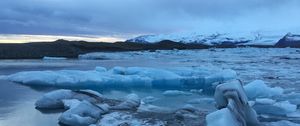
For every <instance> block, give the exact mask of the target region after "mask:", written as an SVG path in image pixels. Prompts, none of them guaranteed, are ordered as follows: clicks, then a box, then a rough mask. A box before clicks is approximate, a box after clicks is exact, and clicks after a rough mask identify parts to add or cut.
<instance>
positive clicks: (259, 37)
mask: <svg viewBox="0 0 300 126" xmlns="http://www.w3.org/2000/svg"><path fill="white" fill-rule="evenodd" d="M283 36H284V34H278V33H257V32H256V33H254V32H253V33H234V34H228V33H225V34H220V33H215V34H210V35H203V34H199V33H197V32H193V33H171V34H160V35H143V36H139V37H136V38H133V39H129V40H127V41H128V42H138V43H156V42H160V41H162V40H171V41H174V42H182V43H198V44H205V45H220V44H236V45H275V44H276V43H277V42H278V41H279V40H280V39H281V38H282V37H283Z"/></svg>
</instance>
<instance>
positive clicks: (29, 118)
mask: <svg viewBox="0 0 300 126" xmlns="http://www.w3.org/2000/svg"><path fill="white" fill-rule="evenodd" d="M99 55H100V56H101V57H105V59H106V60H77V59H71V60H0V75H8V74H13V73H16V72H20V71H33V70H62V69H72V70H92V69H94V68H95V67H96V66H102V67H106V68H112V67H115V66H124V67H130V66H143V67H155V68H164V67H178V66H185V67H192V66H205V67H218V68H226V69H227V68H229V69H233V70H235V71H236V72H237V73H238V77H239V78H240V79H242V80H243V82H245V83H248V82H251V81H253V80H255V79H261V80H263V81H265V82H266V83H267V84H268V85H272V86H281V87H284V89H285V90H286V91H289V92H290V91H294V92H300V79H299V78H300V50H299V49H290V48H285V49H257V48H236V49H205V50H181V51H180V50H171V51H156V52H122V53H99V54H97V55H96V56H95V55H92V56H90V57H89V59H93V58H94V59H98V58H97V56H99ZM50 90H53V89H44V88H43V89H39V88H38V89H33V88H29V87H26V86H22V85H19V84H15V83H12V82H8V81H4V80H0V126H19V125H22V126H41V125H42V126H55V125H58V124H57V118H58V116H59V114H54V113H53V114H43V113H41V112H39V111H37V110H36V109H35V108H34V102H35V101H36V100H37V99H38V98H39V97H40V96H41V95H42V94H44V93H45V92H48V91H50ZM94 90H97V91H100V92H101V93H103V94H104V95H105V96H107V97H112V98H119V97H123V96H124V95H126V94H129V93H137V94H138V95H139V96H140V97H142V98H143V97H147V96H153V97H154V98H157V99H158V100H157V101H155V102H154V103H153V104H155V105H158V106H162V107H168V108H177V107H180V106H183V105H185V104H187V101H189V100H191V99H195V98H202V97H204V98H207V97H208V96H206V95H204V94H193V95H188V96H177V97H166V96H164V95H163V94H162V93H163V92H164V91H165V90H163V89H162V90H157V89H145V90H141V89H138V90H123V91H122V90H121V91H120V90H101V89H94ZM182 90H184V91H186V90H185V89H182ZM196 106H198V107H201V108H203V109H204V110H207V111H213V110H214V108H213V104H212V103H208V104H205V103H203V104H198V105H196Z"/></svg>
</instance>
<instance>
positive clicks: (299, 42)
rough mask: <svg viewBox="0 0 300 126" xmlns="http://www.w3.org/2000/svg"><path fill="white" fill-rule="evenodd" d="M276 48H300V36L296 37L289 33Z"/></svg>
mask: <svg viewBox="0 0 300 126" xmlns="http://www.w3.org/2000/svg"><path fill="white" fill-rule="evenodd" d="M275 47H279V48H285V47H291V48H300V35H294V34H291V33H288V34H287V35H285V36H284V37H283V38H282V39H280V40H279V41H278V42H277V43H276V44H275Z"/></svg>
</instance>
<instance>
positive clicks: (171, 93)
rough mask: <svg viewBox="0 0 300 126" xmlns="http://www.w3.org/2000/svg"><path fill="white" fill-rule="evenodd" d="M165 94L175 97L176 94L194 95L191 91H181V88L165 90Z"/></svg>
mask: <svg viewBox="0 0 300 126" xmlns="http://www.w3.org/2000/svg"><path fill="white" fill-rule="evenodd" d="M163 95H164V96H169V97H174V96H179V95H186V96H189V95H192V93H190V92H185V91H179V90H167V91H165V92H163Z"/></svg>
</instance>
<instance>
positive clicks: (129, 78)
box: [2, 67, 236, 89]
mask: <svg viewBox="0 0 300 126" xmlns="http://www.w3.org/2000/svg"><path fill="white" fill-rule="evenodd" d="M235 78H236V72H235V71H233V70H229V69H225V70H222V69H215V68H214V69H213V68H203V67H174V68H165V69H157V68H147V67H128V68H125V67H114V68H112V69H110V70H106V69H105V68H103V67H97V68H96V69H95V70H90V71H79V70H60V71H27V72H19V73H16V74H12V75H8V76H4V77H2V79H7V80H10V81H14V82H17V83H22V84H24V85H29V86H55V87H67V88H73V87H78V88H91V87H93V88H94V87H100V88H114V89H116V88H132V87H143V88H145V87H151V88H168V87H172V88H207V87H210V86H211V85H212V83H214V82H224V81H227V80H231V79H235Z"/></svg>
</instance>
